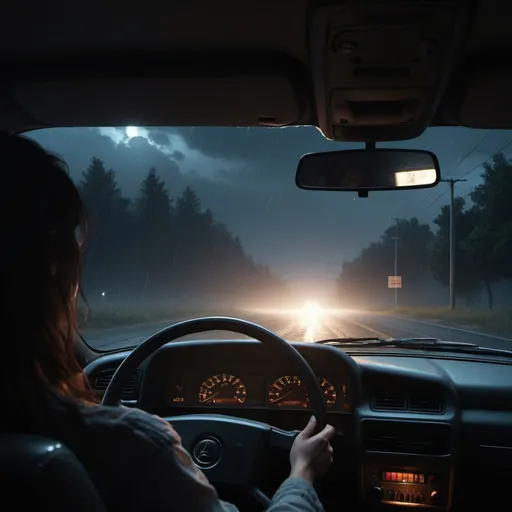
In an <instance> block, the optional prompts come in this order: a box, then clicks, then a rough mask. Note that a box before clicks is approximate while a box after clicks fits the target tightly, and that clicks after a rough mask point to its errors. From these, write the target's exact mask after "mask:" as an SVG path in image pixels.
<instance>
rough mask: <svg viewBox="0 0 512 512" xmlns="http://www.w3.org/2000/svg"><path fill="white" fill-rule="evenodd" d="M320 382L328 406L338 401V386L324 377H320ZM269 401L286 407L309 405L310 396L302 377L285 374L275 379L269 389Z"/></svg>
mask: <svg viewBox="0 0 512 512" xmlns="http://www.w3.org/2000/svg"><path fill="white" fill-rule="evenodd" d="M318 383H319V384H320V388H321V389H322V394H323V395H324V401H325V404H326V405H327V406H331V405H334V404H335V403H336V388H335V387H334V386H333V385H332V384H331V383H330V382H329V381H328V380H327V379H324V378H319V379H318ZM267 399H268V403H269V404H273V405H278V406H286V407H309V398H308V394H307V392H306V388H305V387H304V384H303V383H302V380H301V379H300V377H297V376H296V375H294V376H289V375H284V376H283V377H279V379H277V380H276V381H274V382H273V383H272V384H271V386H270V389H269V391H268V398H267Z"/></svg>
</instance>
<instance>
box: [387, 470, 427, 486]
mask: <svg viewBox="0 0 512 512" xmlns="http://www.w3.org/2000/svg"><path fill="white" fill-rule="evenodd" d="M381 480H382V481H383V482H397V483H408V484H431V483H433V482H434V480H435V477H434V475H426V474H425V473H404V472H401V471H382V475H381Z"/></svg>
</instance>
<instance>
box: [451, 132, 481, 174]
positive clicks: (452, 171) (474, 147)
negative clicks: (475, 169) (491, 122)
mask: <svg viewBox="0 0 512 512" xmlns="http://www.w3.org/2000/svg"><path fill="white" fill-rule="evenodd" d="M490 134H491V130H487V133H486V134H485V135H484V136H483V137H482V138H481V139H480V142H479V143H478V144H476V145H475V146H473V148H472V149H471V150H470V151H469V153H467V154H466V156H465V157H464V158H462V159H461V160H460V161H459V163H458V164H457V165H456V166H455V167H454V168H453V169H452V170H451V171H450V172H449V173H448V174H447V175H446V176H445V178H447V177H448V176H450V174H453V173H454V172H455V170H456V169H457V168H458V167H460V165H461V164H462V162H464V160H466V158H469V157H470V156H471V155H472V154H473V153H474V152H475V151H476V150H477V149H478V147H479V146H480V145H481V144H483V143H484V141H485V140H486V139H487V137H489V135H490Z"/></svg>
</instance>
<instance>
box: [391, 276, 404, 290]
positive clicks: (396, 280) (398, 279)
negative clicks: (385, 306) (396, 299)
mask: <svg viewBox="0 0 512 512" xmlns="http://www.w3.org/2000/svg"><path fill="white" fill-rule="evenodd" d="M388 288H402V276H388Z"/></svg>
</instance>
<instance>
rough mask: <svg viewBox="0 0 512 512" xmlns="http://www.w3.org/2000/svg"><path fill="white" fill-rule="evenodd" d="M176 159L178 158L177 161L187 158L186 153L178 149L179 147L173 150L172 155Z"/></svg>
mask: <svg viewBox="0 0 512 512" xmlns="http://www.w3.org/2000/svg"><path fill="white" fill-rule="evenodd" d="M171 156H172V157H173V158H174V160H176V161H177V162H183V160H185V155H184V153H182V152H181V151H178V150H177V149H176V150H175V151H173V152H172V155H171Z"/></svg>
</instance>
